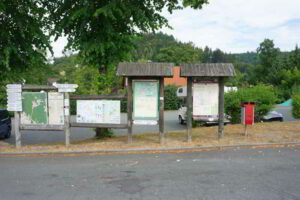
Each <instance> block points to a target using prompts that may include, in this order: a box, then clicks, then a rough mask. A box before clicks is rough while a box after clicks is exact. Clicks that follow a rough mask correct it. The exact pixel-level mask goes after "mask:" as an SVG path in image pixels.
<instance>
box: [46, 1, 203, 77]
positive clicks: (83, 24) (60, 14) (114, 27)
mask: <svg viewBox="0 0 300 200" xmlns="http://www.w3.org/2000/svg"><path fill="white" fill-rule="evenodd" d="M44 3H45V6H46V7H47V8H48V9H49V11H50V14H49V20H50V21H51V22H53V25H54V31H53V32H52V35H55V36H56V38H58V37H59V36H61V35H63V34H64V35H66V36H67V37H68V45H67V48H70V49H74V50H78V51H79V55H80V56H81V57H82V58H83V61H84V62H85V63H88V64H90V65H94V66H96V67H97V68H99V69H100V71H104V72H105V70H106V69H107V67H108V66H109V65H110V64H114V63H117V62H119V61H121V60H124V59H126V58H128V53H129V52H130V51H131V50H132V36H133V35H136V34H137V33H140V32H149V31H152V32H154V31H156V30H158V29H160V28H161V27H163V26H168V21H167V19H166V18H165V17H163V16H162V15H161V12H162V11H163V9H167V10H168V11H169V12H170V13H172V12H173V11H174V10H177V9H181V8H183V7H192V8H195V9H200V8H202V5H203V4H205V3H207V0H182V1H179V0H167V1H165V0H144V1H136V0H101V1H95V0H85V1H82V0H50V1H49V0H44Z"/></svg>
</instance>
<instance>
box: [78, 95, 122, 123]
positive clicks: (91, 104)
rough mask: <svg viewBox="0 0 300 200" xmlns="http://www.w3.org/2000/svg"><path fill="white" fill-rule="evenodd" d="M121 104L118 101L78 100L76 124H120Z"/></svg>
mask: <svg viewBox="0 0 300 200" xmlns="http://www.w3.org/2000/svg"><path fill="white" fill-rule="evenodd" d="M120 107H121V103H120V101H118V100H78V101H77V116H76V121H77V122H78V123H99V124H120V123H121V109H120Z"/></svg>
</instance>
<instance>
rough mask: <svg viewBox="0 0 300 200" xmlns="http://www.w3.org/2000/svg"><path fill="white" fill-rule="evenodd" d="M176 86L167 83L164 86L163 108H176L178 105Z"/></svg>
mask: <svg viewBox="0 0 300 200" xmlns="http://www.w3.org/2000/svg"><path fill="white" fill-rule="evenodd" d="M176 91H177V87H176V86H175V85H167V86H166V87H165V90H164V92H165V105H164V106H165V110H177V109H178V108H179V105H180V99H179V98H178V97H177V95H176Z"/></svg>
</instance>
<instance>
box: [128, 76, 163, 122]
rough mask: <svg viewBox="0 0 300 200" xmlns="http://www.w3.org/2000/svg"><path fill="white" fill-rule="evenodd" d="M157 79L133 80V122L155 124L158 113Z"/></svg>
mask: <svg viewBox="0 0 300 200" xmlns="http://www.w3.org/2000/svg"><path fill="white" fill-rule="evenodd" d="M158 93H159V81H157V80H134V81H133V120H134V123H135V122H136V123H135V124H138V123H139V122H142V123H140V124H155V123H157V120H158V118H159V115H158V106H159V104H158V101H159V98H158V96H159V95H158Z"/></svg>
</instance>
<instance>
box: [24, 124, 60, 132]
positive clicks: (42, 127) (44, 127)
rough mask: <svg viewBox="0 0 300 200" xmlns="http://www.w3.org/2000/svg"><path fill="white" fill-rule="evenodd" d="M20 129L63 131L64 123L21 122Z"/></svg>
mask: <svg viewBox="0 0 300 200" xmlns="http://www.w3.org/2000/svg"><path fill="white" fill-rule="evenodd" d="M20 129H21V130H32V131H38V130H41V131H63V130H64V125H50V124H45V125H42V124H41V125H39V124H21V125H20Z"/></svg>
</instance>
